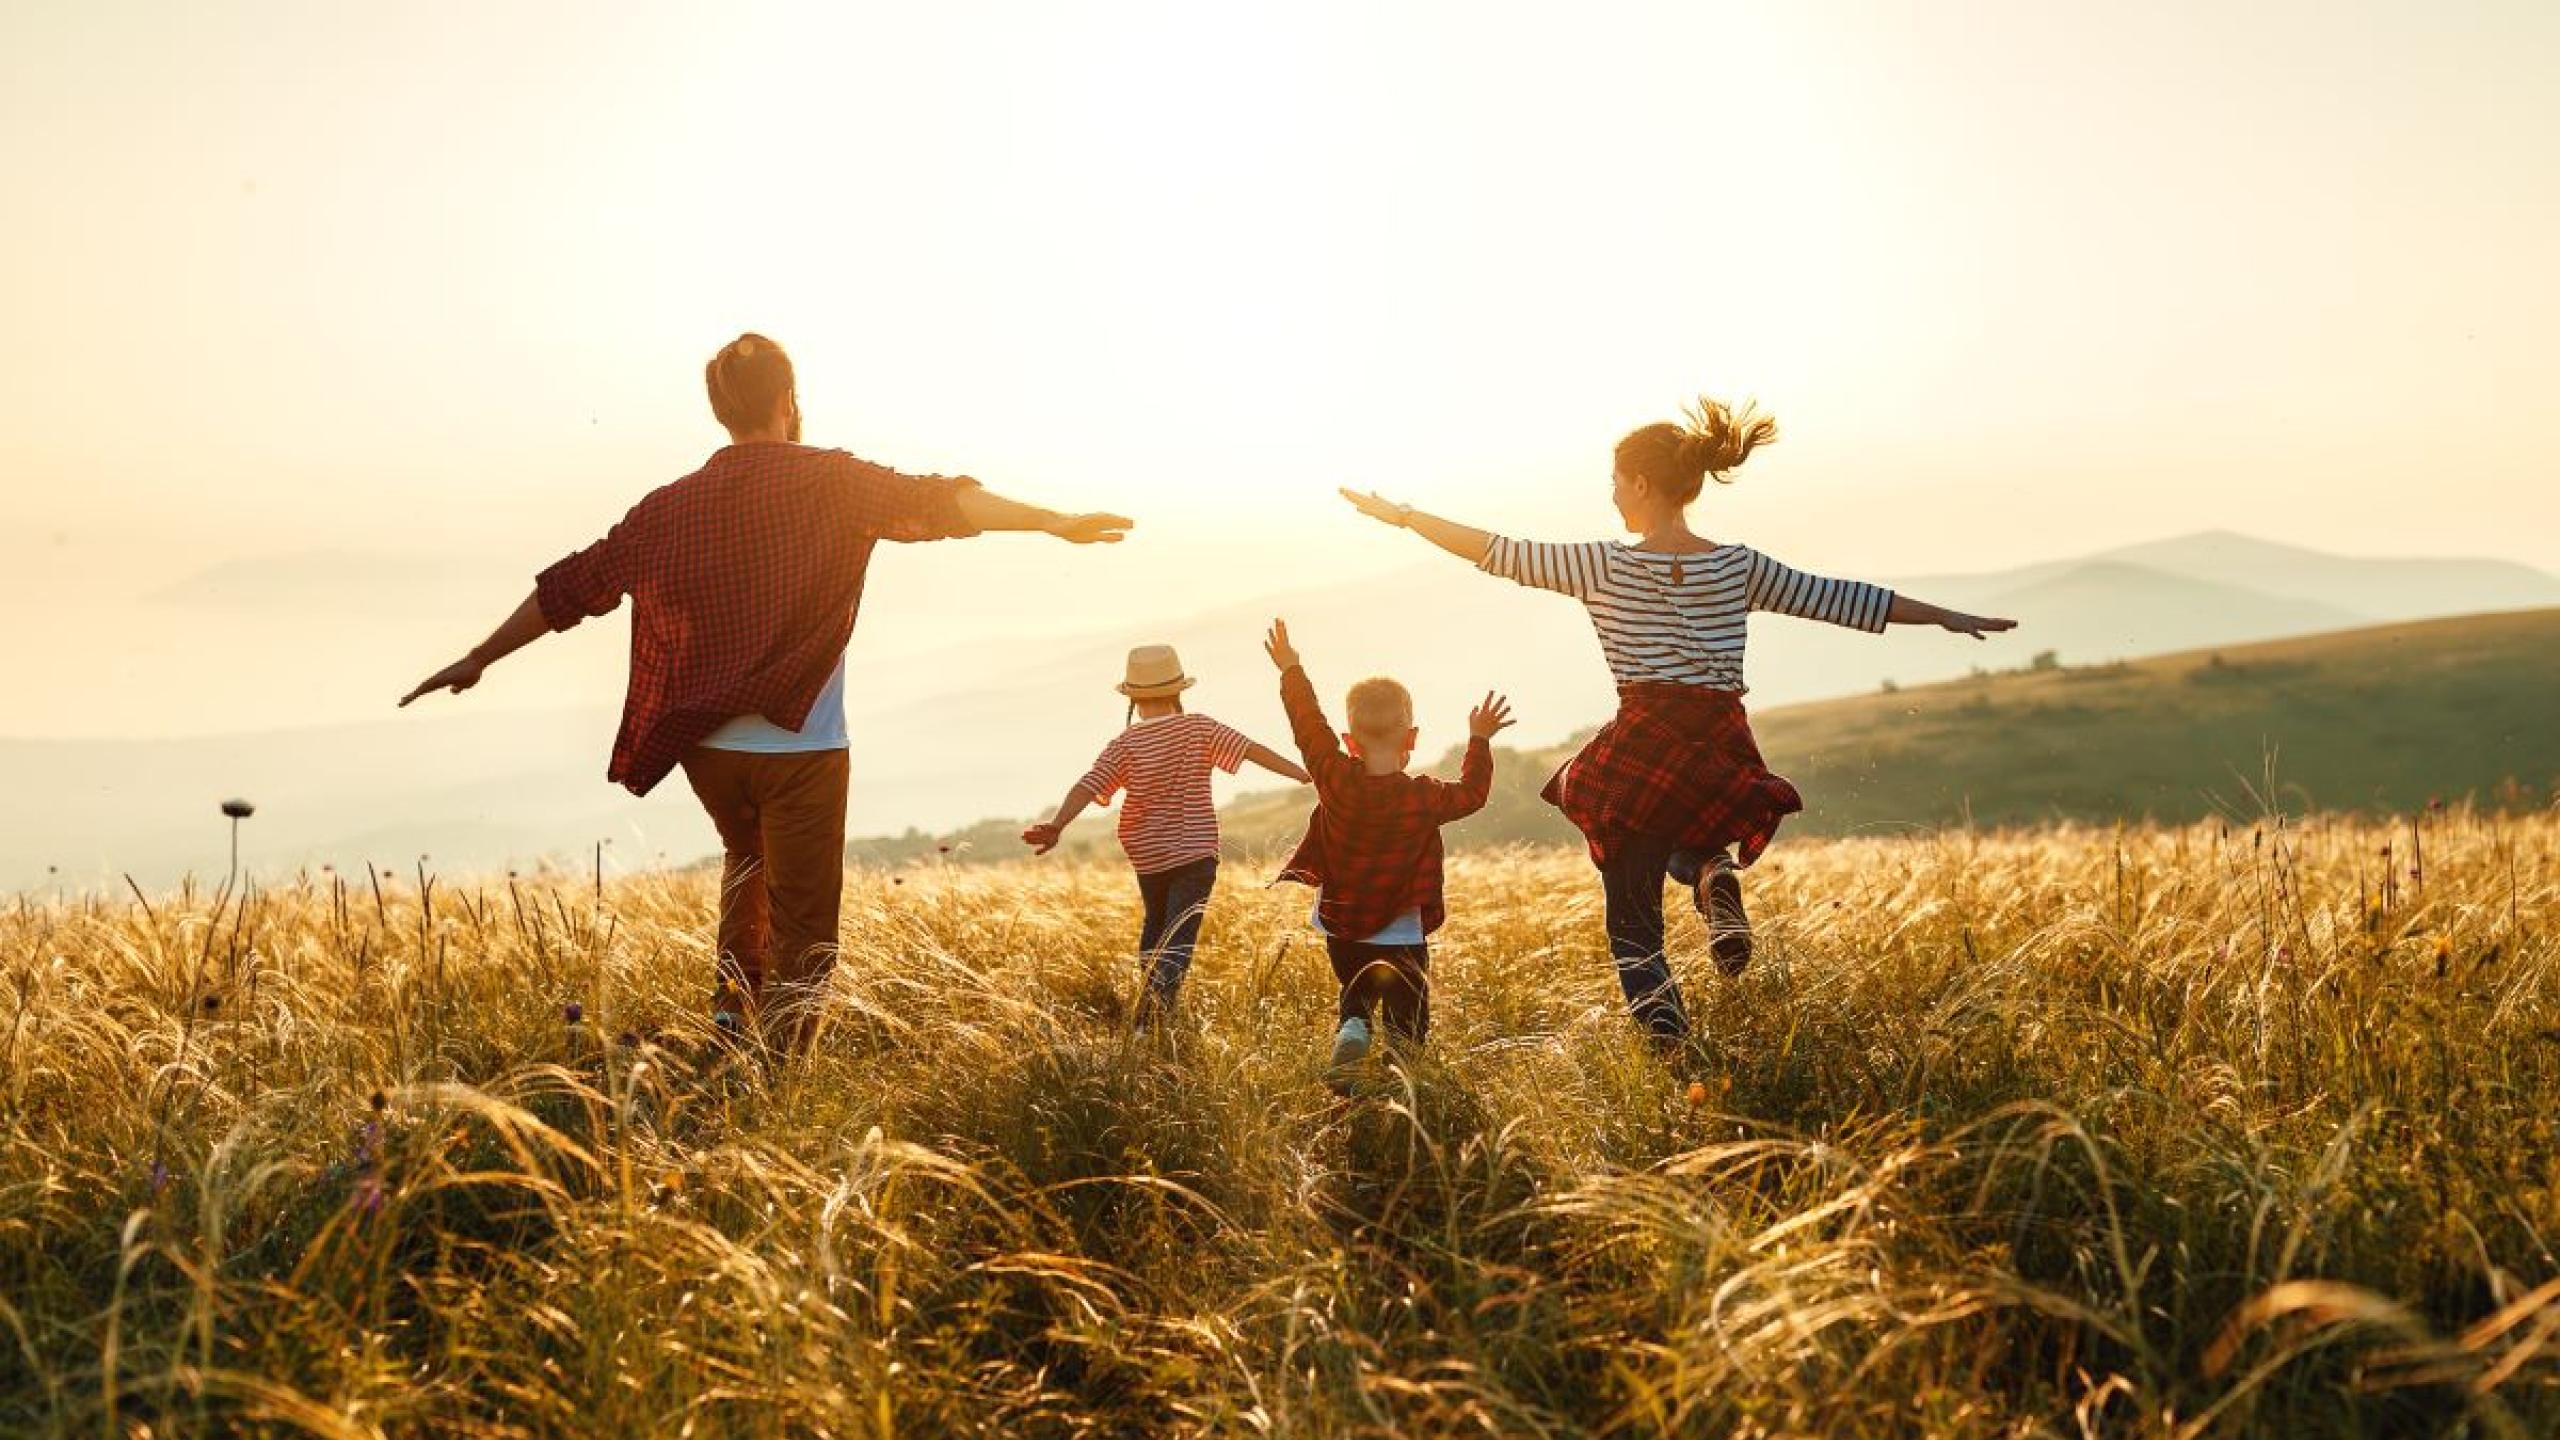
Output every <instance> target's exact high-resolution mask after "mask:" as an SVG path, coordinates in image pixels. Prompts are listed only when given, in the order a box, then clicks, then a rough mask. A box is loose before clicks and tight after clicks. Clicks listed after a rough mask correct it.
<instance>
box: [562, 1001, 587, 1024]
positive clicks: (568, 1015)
mask: <svg viewBox="0 0 2560 1440" xmlns="http://www.w3.org/2000/svg"><path fill="white" fill-rule="evenodd" d="M560 1018H562V1019H564V1020H566V1021H568V1022H569V1023H570V1024H572V1025H575V1024H577V1023H578V1022H580V1021H582V1020H584V1019H586V1018H587V1007H586V1006H584V1005H581V1004H579V1003H578V1002H577V1001H575V1000H572V1001H570V1002H569V1003H568V1004H566V1005H563V1006H561V1007H560Z"/></svg>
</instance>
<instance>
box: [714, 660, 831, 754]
mask: <svg viewBox="0 0 2560 1440" xmlns="http://www.w3.org/2000/svg"><path fill="white" fill-rule="evenodd" d="M702 743H703V745H704V746H706V747H707V748H709V749H713V750H743V751H746V752H747V753H749V754H753V755H799V754H804V753H806V752H808V751H811V750H842V749H844V748H845V744H846V740H845V730H844V657H843V656H841V655H839V656H837V657H836V668H835V669H833V670H830V671H828V672H827V683H826V684H825V686H823V687H822V688H820V690H819V691H818V701H817V703H816V704H814V705H812V706H810V707H809V718H808V719H807V720H805V721H803V722H802V723H801V726H800V728H799V729H797V730H785V729H783V728H782V727H781V726H779V725H776V724H774V723H773V722H772V721H770V720H767V719H766V718H764V717H763V716H761V715H741V716H739V717H738V718H736V719H735V720H732V721H730V722H729V723H727V724H725V725H723V726H721V727H720V728H719V729H717V730H714V731H712V732H711V733H710V734H709V735H707V736H705V737H703V741H702Z"/></svg>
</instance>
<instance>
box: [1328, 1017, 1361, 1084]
mask: <svg viewBox="0 0 2560 1440" xmlns="http://www.w3.org/2000/svg"><path fill="white" fill-rule="evenodd" d="M1368 1057H1369V1022H1368V1021H1366V1020H1363V1019H1361V1018H1360V1017H1359V1016H1357V1015H1354V1016H1352V1017H1351V1018H1350V1019H1348V1020H1345V1021H1343V1022H1342V1028H1341V1029H1339V1030H1336V1031H1334V1032H1333V1068H1334V1069H1336V1070H1348V1069H1350V1068H1351V1067H1352V1066H1354V1065H1357V1064H1359V1063H1360V1062H1361V1061H1363V1060H1365V1059H1367V1058H1368Z"/></svg>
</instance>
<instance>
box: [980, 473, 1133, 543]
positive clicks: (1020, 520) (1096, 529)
mask: <svg viewBox="0 0 2560 1440" xmlns="http://www.w3.org/2000/svg"><path fill="white" fill-rule="evenodd" d="M953 498H954V499H955V501H956V502H957V503H958V504H959V506H960V518H961V519H963V520H966V521H968V522H969V524H970V526H971V528H973V529H977V530H1032V531H1038V532H1039V533H1041V534H1044V535H1055V536H1057V537H1058V538H1059V539H1061V540H1064V541H1066V542H1068V543H1069V544H1072V545H1092V544H1097V543H1098V544H1103V545H1117V544H1119V543H1120V539H1121V537H1122V535H1123V534H1124V533H1125V532H1126V531H1127V530H1128V529H1129V528H1130V527H1131V526H1132V525H1133V524H1135V523H1136V522H1134V521H1132V520H1131V519H1130V518H1129V517H1128V516H1126V515H1099V514H1097V515H1062V514H1059V513H1058V512H1057V511H1055V510H1044V509H1042V508H1040V507H1039V506H1037V505H1025V504H1023V503H1022V502H1021V501H1019V500H1008V499H1006V498H1005V497H1003V496H1002V495H998V494H996V493H995V492H994V491H992V490H988V489H985V488H984V487H981V486H978V485H968V486H965V487H964V488H962V490H961V491H960V493H959V494H958V495H957V496H955V497H953Z"/></svg>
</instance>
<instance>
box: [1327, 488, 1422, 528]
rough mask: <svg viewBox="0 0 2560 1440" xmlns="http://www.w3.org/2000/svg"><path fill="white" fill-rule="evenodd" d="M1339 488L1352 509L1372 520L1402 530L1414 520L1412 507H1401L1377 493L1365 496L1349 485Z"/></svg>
mask: <svg viewBox="0 0 2560 1440" xmlns="http://www.w3.org/2000/svg"><path fill="white" fill-rule="evenodd" d="M1339 488H1340V490H1341V494H1342V498H1343V499H1345V500H1348V501H1350V502H1351V508H1353V509H1355V510H1357V511H1359V512H1360V513H1361V514H1363V515H1366V516H1368V517H1369V518H1370V519H1372V520H1376V521H1379V522H1382V523H1384V524H1388V525H1393V526H1395V527H1397V528H1398V529H1402V528H1403V527H1404V525H1405V523H1406V522H1407V521H1409V520H1411V519H1412V518H1413V507H1412V506H1410V505H1399V504H1397V503H1396V502H1394V501H1393V500H1389V499H1387V498H1386V497H1385V496H1383V495H1380V494H1378V493H1376V492H1375V491H1372V492H1370V493H1368V494H1365V495H1364V494H1362V493H1360V492H1359V491H1357V490H1354V489H1352V488H1351V487H1349V486H1347V485H1345V486H1341V487H1339Z"/></svg>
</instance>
